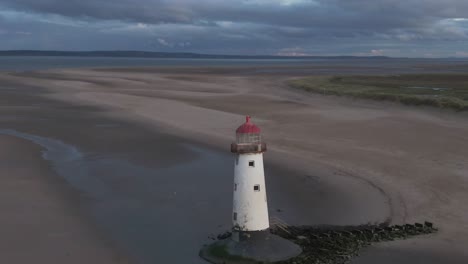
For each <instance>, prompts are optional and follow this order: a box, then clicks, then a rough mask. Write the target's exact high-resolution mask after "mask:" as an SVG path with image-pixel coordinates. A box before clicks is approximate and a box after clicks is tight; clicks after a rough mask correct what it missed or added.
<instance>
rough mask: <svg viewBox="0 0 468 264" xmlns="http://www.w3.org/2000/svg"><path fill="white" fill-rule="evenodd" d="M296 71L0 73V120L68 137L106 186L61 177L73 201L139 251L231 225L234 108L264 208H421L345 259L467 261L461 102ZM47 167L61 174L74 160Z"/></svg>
mask: <svg viewBox="0 0 468 264" xmlns="http://www.w3.org/2000/svg"><path fill="white" fill-rule="evenodd" d="M403 70H404V69H401V71H403ZM299 75H301V74H297V73H296V74H295V73H294V72H293V73H290V72H288V73H287V74H286V73H284V72H283V73H282V74H278V73H275V74H265V73H260V74H259V73H257V74H245V72H244V71H239V70H238V69H235V70H232V69H229V68H226V69H214V70H213V69H160V68H153V69H149V68H144V69H131V70H130V69H129V70H126V69H118V70H116V69H99V70H53V71H46V72H35V73H21V74H7V73H5V74H1V75H0V83H2V84H3V85H2V88H3V89H2V90H1V91H0V92H1V93H2V97H1V99H0V100H1V103H2V108H1V110H0V111H1V119H0V127H1V128H7V129H15V130H16V131H20V132H23V133H27V134H28V135H37V136H41V137H44V138H52V139H56V140H60V141H61V142H65V143H66V144H68V145H70V146H75V147H76V148H77V149H79V150H80V152H81V153H82V157H81V158H80V163H79V164H80V165H79V166H78V167H80V168H86V172H85V173H84V174H81V175H86V176H87V177H90V178H98V179H99V180H100V182H101V186H103V187H102V188H105V189H108V188H110V189H111V190H112V191H111V192H109V193H107V192H103V191H102V190H101V189H97V190H96V189H92V188H91V189H87V188H90V187H92V186H96V185H97V184H94V183H93V184H84V185H83V186H81V187H80V186H79V185H77V184H76V183H75V184H73V182H72V183H71V185H72V186H74V187H75V188H77V189H80V190H81V191H82V192H83V193H85V194H87V196H86V195H85V197H87V199H85V201H83V202H82V203H85V204H86V205H87V210H85V211H87V212H91V215H92V217H91V219H92V221H95V222H97V223H98V225H100V226H101V229H102V230H105V232H104V233H107V234H108V235H109V234H111V235H110V237H111V238H112V239H113V240H114V241H118V243H117V244H118V245H119V246H121V247H125V248H127V249H128V250H129V253H128V254H129V255H132V256H133V257H135V258H136V259H137V261H138V263H140V262H141V263H146V262H148V263H149V262H150V261H154V260H156V259H159V260H166V261H169V260H173V263H188V262H190V263H198V262H197V261H199V262H200V263H202V262H201V261H200V260H199V259H198V258H197V256H196V253H197V250H198V247H199V246H200V245H201V244H203V243H207V242H208V241H209V239H207V236H208V235H210V234H216V232H219V231H222V230H226V229H228V228H229V222H230V221H229V219H230V206H231V205H230V202H231V182H232V177H231V176H232V175H231V173H232V171H231V165H232V163H231V162H232V161H231V159H232V157H231V156H230V155H229V153H228V152H227V151H228V146H229V143H230V141H231V140H232V137H233V136H234V135H233V131H234V130H235V128H236V127H237V126H238V125H239V124H240V123H241V122H242V121H243V117H242V115H244V114H250V115H252V116H254V120H255V122H256V123H258V124H259V125H260V126H261V127H262V128H263V130H264V131H265V137H266V139H267V142H268V143H269V149H270V151H269V152H268V153H267V155H266V166H267V174H268V175H267V184H268V188H269V202H270V211H271V213H272V215H273V216H274V217H278V218H280V219H282V220H283V221H286V222H288V223H291V224H339V225H348V224H363V223H367V222H383V221H390V222H392V223H403V222H413V221H423V220H429V221H433V222H434V223H435V224H436V225H437V226H438V227H439V228H440V232H439V233H438V234H436V235H431V236H428V237H423V238H417V239H412V240H408V241H397V242H392V243H385V244H381V245H377V246H374V247H371V248H369V249H367V250H366V251H365V252H363V255H362V256H361V257H359V258H356V259H355V260H354V263H372V262H374V261H377V260H378V261H379V262H380V261H382V257H384V258H385V261H387V262H388V263H391V262H395V261H398V263H418V262H419V261H422V260H424V261H425V263H446V260H447V259H446V257H445V256H450V257H447V258H448V260H450V261H449V262H450V263H466V261H467V260H468V256H466V254H465V253H463V251H464V249H465V248H466V246H467V245H468V233H467V231H466V230H468V229H467V227H468V226H467V222H468V221H467V219H468V215H467V212H466V210H464V201H466V199H467V198H468V197H467V196H468V192H467V191H468V190H467V188H468V187H467V186H468V185H467V178H466V176H467V174H468V173H467V172H468V163H467V159H466V157H468V151H467V149H468V148H467V146H466V145H467V144H468V133H467V132H468V123H467V122H466V121H467V116H466V114H464V113H454V112H450V111H445V110H444V111H439V110H436V109H431V108H417V107H405V106H401V105H398V104H394V103H382V102H371V101H362V100H350V99H347V98H336V97H328V96H320V95H310V94H306V93H302V92H300V91H295V90H291V89H289V88H288V87H287V86H286V85H285V84H284V81H285V80H287V79H289V78H294V77H296V76H299ZM49 162H50V163H51V164H62V165H63V164H64V162H63V161H60V159H54V158H51V159H50V160H49ZM57 166H59V165H56V166H55V168H56V171H58V172H59V174H60V175H61V176H63V177H65V178H67V175H69V174H70V172H73V171H74V170H73V169H71V168H73V167H70V166H71V165H66V166H65V168H64V169H63V170H57ZM67 166H68V167H67ZM75 166H76V164H75ZM67 168H68V169H67ZM60 172H61V173H60ZM132 174H133V175H132ZM169 175H170V176H169ZM69 176H70V175H69ZM82 177H83V176H79V175H78V176H76V175H73V173H72V175H71V178H82ZM85 178H86V177H85ZM83 188H84V189H83ZM102 193H104V194H102ZM95 194H100V195H95ZM90 197H91V198H90ZM277 209H280V210H277ZM0 210H1V209H0ZM119 212H120V214H119ZM194 226H195V227H196V228H195V229H194ZM181 243H182V244H181ZM132 245H133V248H132ZM145 245H146V246H145ZM181 250H182V252H181Z"/></svg>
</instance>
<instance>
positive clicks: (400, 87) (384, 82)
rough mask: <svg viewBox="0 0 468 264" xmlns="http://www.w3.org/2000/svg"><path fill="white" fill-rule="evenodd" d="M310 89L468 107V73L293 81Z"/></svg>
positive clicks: (308, 78) (312, 78)
mask: <svg viewBox="0 0 468 264" xmlns="http://www.w3.org/2000/svg"><path fill="white" fill-rule="evenodd" d="M290 85H291V86H293V87H296V88H299V89H303V90H306V91H309V92H315V93H320V94H325V95H339V96H341V95H343V96H351V97H356V98H365V99H373V100H387V101H394V102H401V103H403V104H407V105H429V106H435V107H439V108H451V109H454V110H457V111H464V110H468V74H407V75H387V76H313V77H307V78H303V79H298V80H293V81H290Z"/></svg>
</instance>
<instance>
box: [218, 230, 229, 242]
mask: <svg viewBox="0 0 468 264" xmlns="http://www.w3.org/2000/svg"><path fill="white" fill-rule="evenodd" d="M231 236H232V233H231V232H229V231H227V232H224V233H222V234H219V235H218V236H217V238H218V240H223V239H226V238H229V237H231Z"/></svg>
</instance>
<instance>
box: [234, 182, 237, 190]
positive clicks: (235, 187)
mask: <svg viewBox="0 0 468 264" xmlns="http://www.w3.org/2000/svg"><path fill="white" fill-rule="evenodd" d="M234 191H237V183H235V184H234Z"/></svg>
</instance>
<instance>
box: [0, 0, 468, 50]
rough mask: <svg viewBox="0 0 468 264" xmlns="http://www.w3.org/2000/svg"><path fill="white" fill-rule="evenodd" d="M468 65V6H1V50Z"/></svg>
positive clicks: (218, 0) (132, 1) (198, 0)
mask: <svg viewBox="0 0 468 264" xmlns="http://www.w3.org/2000/svg"><path fill="white" fill-rule="evenodd" d="M13 49H35V50H71V51H78V50H79V51H86V50H144V51H161V52H196V53H206V54H240V55H285V56H322V55H327V56H334V55H355V56H392V57H428V58H430V57H468V0H224V1H222V0H0V50H13Z"/></svg>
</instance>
